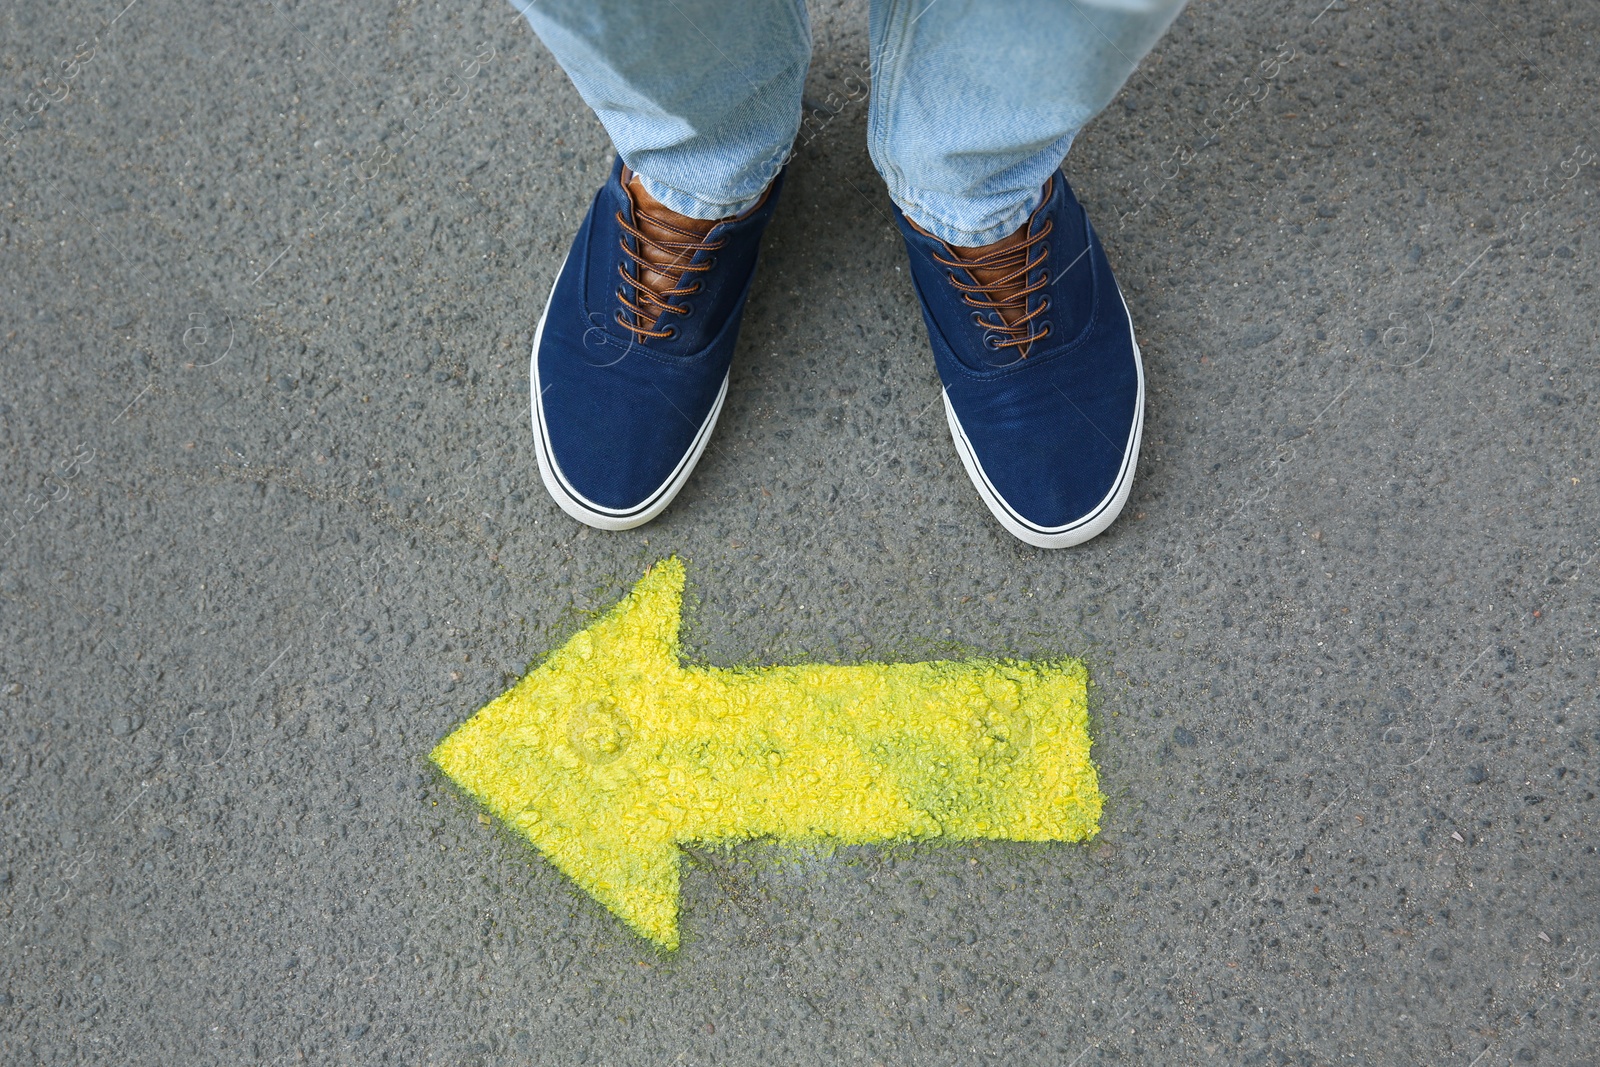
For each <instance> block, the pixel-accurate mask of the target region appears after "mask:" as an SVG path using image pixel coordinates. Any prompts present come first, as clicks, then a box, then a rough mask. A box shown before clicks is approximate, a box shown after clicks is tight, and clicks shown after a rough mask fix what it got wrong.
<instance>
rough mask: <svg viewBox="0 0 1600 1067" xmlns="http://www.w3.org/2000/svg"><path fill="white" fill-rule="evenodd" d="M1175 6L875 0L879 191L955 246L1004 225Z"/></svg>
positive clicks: (1037, 190) (1158, 2) (1104, 0)
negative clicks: (881, 187)
mask: <svg viewBox="0 0 1600 1067" xmlns="http://www.w3.org/2000/svg"><path fill="white" fill-rule="evenodd" d="M1183 4H1184V0H1006V2H1005V3H1000V4H994V3H984V2H982V0H933V2H931V3H930V2H929V0H875V2H874V3H873V5H872V16H871V39H872V64H873V71H872V101H871V105H870V115H869V118H868V145H869V148H870V150H871V152H872V160H873V162H874V163H875V164H876V165H877V167H878V171H879V172H880V173H881V174H882V175H883V179H884V181H885V182H886V183H888V186H889V195H890V197H891V198H893V200H894V202H895V204H896V205H898V206H899V208H900V210H901V211H903V212H904V213H905V214H906V215H907V216H908V217H909V218H910V219H911V220H912V221H914V222H916V223H917V224H918V225H919V226H921V227H922V228H923V229H925V230H927V231H928V232H929V233H932V234H933V235H935V236H937V237H939V238H940V239H942V240H945V241H948V242H950V243H951V244H954V245H961V246H975V245H985V244H989V243H990V242H993V241H997V240H999V239H1000V238H1002V237H1005V236H1007V235H1009V234H1011V233H1013V232H1015V231H1016V230H1017V228H1018V227H1020V226H1021V225H1022V224H1023V223H1024V222H1025V221H1026V220H1027V218H1028V216H1029V214H1030V213H1031V212H1032V211H1033V209H1034V208H1036V207H1037V206H1038V205H1039V202H1040V194H1041V190H1042V189H1043V188H1044V185H1045V182H1046V180H1047V179H1049V177H1050V176H1051V175H1052V174H1053V173H1055V171H1056V169H1057V168H1058V167H1060V165H1061V161H1062V159H1063V158H1064V157H1065V156H1066V154H1067V149H1068V148H1069V147H1070V146H1071V144H1072V139H1073V137H1074V136H1076V134H1077V132H1078V131H1079V130H1080V129H1081V128H1082V127H1083V126H1084V125H1085V124H1086V123H1087V122H1088V121H1089V120H1090V119H1092V118H1093V117H1094V116H1095V115H1096V114H1098V113H1099V112H1100V110H1101V109H1102V108H1104V107H1105V106H1106V104H1107V103H1109V102H1110V100H1111V98H1112V97H1113V96H1114V95H1115V94H1116V92H1117V90H1118V89H1119V88H1121V87H1122V84H1123V82H1125V81H1126V80H1127V78H1128V76H1129V75H1130V74H1131V73H1133V69H1134V67H1135V65H1137V63H1138V61H1139V60H1140V59H1142V58H1143V57H1144V55H1145V53H1146V52H1148V51H1149V50H1150V48H1151V47H1152V46H1153V45H1154V44H1155V42H1156V40H1157V39H1158V38H1160V36H1161V35H1162V33H1163V32H1165V31H1166V29H1167V27H1168V26H1169V25H1170V24H1171V23H1172V20H1173V19H1174V18H1176V17H1177V15H1178V12H1179V11H1180V10H1181V9H1182V8H1183Z"/></svg>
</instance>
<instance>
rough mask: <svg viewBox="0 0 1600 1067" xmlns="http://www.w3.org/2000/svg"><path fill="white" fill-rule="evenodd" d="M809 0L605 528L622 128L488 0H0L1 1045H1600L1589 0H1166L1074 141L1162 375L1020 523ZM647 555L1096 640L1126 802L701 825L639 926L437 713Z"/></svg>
mask: <svg viewBox="0 0 1600 1067" xmlns="http://www.w3.org/2000/svg"><path fill="white" fill-rule="evenodd" d="M119 12H120V13H119ZM813 13H814V16H815V30H816V42H817V43H816V58H815V63H814V67H813V70H812V74H811V77H810V83H809V86H810V87H809V90H808V98H809V100H810V101H811V103H812V105H813V108H812V110H811V111H810V112H809V116H810V118H809V119H808V125H807V132H806V133H805V134H803V143H802V144H801V146H800V148H799V150H798V152H797V154H796V156H795V159H794V162H793V166H792V172H791V175H790V179H789V181H790V184H789V186H788V189H787V192H786V195H785V199H784V202H783V203H782V205H781V206H780V208H779V210H778V216H777V219H776V221H775V223H774V225H773V227H772V229H771V230H770V231H769V232H768V236H767V239H766V244H765V251H764V254H763V255H764V259H763V263H762V267H761V270H760V274H759V277H758V279H757V283H756V291H755V294H754V297H753V299H752V302H751V305H750V308H749V312H748V315H747V316H746V320H745V326H744V333H743V338H742V340H741V342H740V344H741V348H740V352H739V354H738V357H737V359H736V362H735V367H734V374H733V383H732V389H731V393H730V397H729V400H728V404H727V407H726V409H725V411H724V413H723V416H722V422H721V425H720V426H719V428H718V430H717V436H716V439H715V443H714V445H713V447H712V449H711V450H710V452H709V453H708V454H707V456H706V457H705V459H704V461H703V462H702V463H701V465H700V467H699V469H698V471H697V473H696V474H695V476H694V478H693V479H692V481H691V482H690V483H689V485H688V487H687V488H686V490H685V491H684V492H683V494H682V495H681V496H680V497H679V498H678V500H677V502H676V503H675V504H674V505H673V507H672V508H671V509H670V510H669V511H668V512H667V513H666V514H665V516H664V517H663V518H661V519H660V520H659V521H657V522H656V523H654V524H652V525H650V526H647V527H645V528H643V529H641V530H638V531H634V532H630V533H624V534H601V533H598V532H592V531H589V530H586V529H584V528H581V527H579V526H578V525H576V524H574V523H573V522H571V521H570V520H568V519H567V518H565V517H564V516H563V515H562V514H561V513H560V512H559V511H558V510H557V509H556V507H555V506H554V504H553V503H551V502H550V501H549V500H548V499H547V498H546V496H545V494H544V492H543V490H542V488H541V486H540V484H539V479H538V475H537V471H536V468H535V459H534V451H533V442H532V440H531V435H530V430H529V426H528V410H527V409H528V384H527V377H526V371H527V354H528V348H529V344H530V342H531V339H532V334H533V328H534V324H535V321H536V319H537V316H538V313H539V310H540V307H541V305H542V301H543V299H544V295H545V293H546V292H547V291H548V288H549V285H550V283H551V280H552V278H553V273H554V272H555V270H556V269H557V267H558V266H559V264H560V262H561V259H562V255H563V253H564V251H565V249H566V247H567V244H568V242H569V240H570V237H571V233H572V231H573V229H574V227H575V226H576V224H577V222H578V220H579V218H580V217H581V215H582V213H583V211H584V210H585V207H586V206H587V203H588V200H589V198H590V196H591V194H592V192H593V189H594V187H595V185H596V184H597V183H598V182H599V181H600V180H601V179H602V177H603V176H604V175H605V173H606V167H607V165H608V163H609V148H608V144H607V141H606V138H605V136H604V133H603V131H602V130H601V129H600V127H599V125H598V124H597V123H596V122H595V121H594V119H593V117H592V116H591V115H590V114H589V112H587V111H586V109H585V108H584V107H583V105H582V103H581V101H580V100H579V98H578V97H577V95H576V94H575V93H574V91H573V90H572V88H571V86H570V84H569V83H568V82H567V81H566V79H565V77H564V76H563V75H562V73H561V71H560V70H559V69H558V68H557V67H556V66H555V64H554V63H553V61H552V60H551V58H550V56H549V55H548V53H546V52H545V51H544V50H543V49H542V47H541V46H540V45H539V44H538V42H537V41H536V40H535V39H534V38H533V36H532V34H531V33H530V32H529V30H528V29H527V27H526V26H525V25H524V24H523V23H522V21H521V20H520V18H518V17H517V16H516V15H515V13H514V12H513V11H511V10H510V9H509V8H507V7H504V6H502V5H500V4H498V3H494V2H488V0H485V2H475V3H471V4H425V3H419V2H413V3H400V4H392V5H391V4H370V3H369V4H358V5H355V4H344V5H320V4H310V3H305V2H301V3H299V4H297V5H294V6H290V5H287V4H285V3H283V2H281V0H278V2H269V3H264V4H251V5H222V4H217V3H187V4H180V3H176V2H175V0H137V2H136V3H135V4H134V5H132V6H130V7H127V8H124V7H123V5H122V3H121V2H113V3H110V4H103V3H97V4H89V3H84V2H81V0H73V2H70V3H67V4H61V5H51V4H44V3H39V2H33V3H20V4H10V5H7V6H6V8H5V10H4V11H3V13H0V41H3V44H0V68H3V77H0V84H3V94H4V100H3V103H4V105H5V112H6V114H7V116H8V117H7V118H6V120H5V126H4V131H3V132H4V146H5V147H4V156H3V159H4V162H3V164H0V166H3V172H4V189H3V190H0V250H3V255H0V289H3V296H0V302H3V312H0V314H3V321H0V351H3V357H0V378H3V396H0V435H3V442H4V447H3V450H0V464H3V466H0V502H3V506H4V512H5V514H4V522H5V524H6V525H5V529H4V532H3V534H0V536H3V537H5V538H6V539H7V540H6V543H5V548H4V551H3V555H0V810H3V812H4V815H3V824H0V825H3V829H4V834H3V844H0V918H3V924H0V1061H3V1062H4V1063H6V1064H8V1065H17V1067H32V1065H34V1064H98V1063H107V1064H119V1065H122V1064H130V1065H131V1064H152V1065H154V1064H162V1065H167V1064H246V1063H248V1064H256V1063H260V1064H295V1063H318V1064H322V1063H330V1064H365V1063H405V1064H413V1063H416V1064H451V1065H467V1064H481V1065H501V1064H563V1065H564V1064H639V1065H646V1064H649V1065H680V1064H681V1065H694V1064H706V1065H710V1064H717V1065H725V1064H805V1065H809V1064H833V1063H845V1064H854V1063H861V1064H886V1065H897V1064H907V1065H910V1064H919V1065H920V1064H1071V1065H1090V1064H1097V1063H1107V1064H1109V1063H1118V1064H1179V1063H1202V1064H1274V1065H1276V1064H1308V1065H1309V1064H1344V1063H1374V1064H1377V1063H1382V1064H1389V1063H1393V1064H1421V1063H1426V1064H1430V1065H1459V1067H1489V1065H1493V1064H1508V1063H1509V1064H1518V1065H1520V1064H1523V1063H1535V1064H1550V1065H1559V1067H1578V1065H1592V1064H1595V1063H1596V1062H1600V1052H1597V1051H1596V1050H1597V1049H1600V1017H1597V1016H1600V996H1597V987H1596V983H1597V980H1600V979H1597V975H1600V866H1597V860H1600V856H1597V847H1600V800H1597V797H1596V794H1597V792H1600V782H1597V775H1600V757H1597V753H1600V711H1597V698H1600V692H1597V690H1600V681H1597V676H1596V672H1597V666H1600V660H1597V625H1600V582H1597V580H1596V575H1597V574H1600V558H1597V557H1600V541H1597V538H1600V504H1597V498H1596V491H1597V487H1600V470H1597V469H1596V462H1595V456H1594V449H1595V447H1596V444H1597V438H1600V418H1597V416H1600V370H1597V361H1596V351H1597V325H1596V324H1597V322H1600V294H1597V293H1596V291H1595V277H1596V273H1595V262H1596V256H1597V255H1600V232H1597V230H1596V227H1595V220H1596V218H1597V208H1600V119H1597V118H1596V114H1595V110H1594V104H1595V101H1596V99H1597V95H1600V86H1597V77H1600V61H1597V59H1596V55H1597V39H1600V7H1597V6H1596V5H1594V4H1593V3H1589V2H1586V0H1566V2H1561V0H1553V2H1545V3H1536V2H1511V0H1462V2H1459V3H1442V2H1437V0H1421V2H1402V0H1383V2H1379V0H1372V2H1360V3H1357V2H1352V0H1335V2H1334V3H1332V4H1326V0H1312V2H1306V3H1302V2H1299V0H1296V2H1293V3H1268V2H1266V0H1239V2H1231V0H1230V2H1222V0H1200V2H1197V3H1196V4H1194V5H1193V6H1192V7H1191V8H1190V10H1189V11H1188V12H1187V13H1186V14H1185V16H1184V17H1183V18H1182V19H1181V20H1180V21H1179V22H1178V23H1177V25H1176V26H1175V27H1174V29H1173V30H1172V32H1171V33H1170V35H1169V36H1168V37H1167V38H1166V39H1165V40H1164V41H1163V42H1162V43H1161V45H1160V46H1159V47H1158V48H1157V50H1156V52H1155V53H1153V54H1152V56H1151V57H1150V58H1149V60H1148V61H1147V62H1146V63H1145V64H1144V65H1143V67H1142V68H1141V69H1140V71H1139V72H1138V73H1137V74H1136V75H1135V77H1134V79H1133V80H1132V81H1131V82H1130V84H1129V86H1128V87H1127V89H1126V90H1125V91H1124V93H1123V94H1122V96H1121V97H1119V98H1118V100H1117V102H1116V103H1115V104H1113V105H1112V107H1111V108H1110V109H1109V110H1108V111H1107V112H1106V113H1105V114H1103V115H1102V116H1100V117H1099V118H1098V119H1097V120H1096V121H1095V122H1094V124H1093V125H1092V126H1091V127H1090V128H1089V129H1088V130H1087V131H1086V132H1085V133H1084V134H1083V135H1082V137H1081V138H1080V140H1079V142H1078V143H1077V145H1076V146H1075V147H1074V149H1073V152H1072V154H1071V156H1070V158H1069V159H1068V161H1067V164H1066V171H1067V173H1068V175H1069V177H1070V179H1071V180H1072V182H1073V184H1074V186H1075V188H1076V189H1077V191H1078V193H1079V195H1080V197H1081V198H1082V199H1083V201H1084V202H1085V204H1086V206H1087V207H1088V209H1089V211H1090V215H1091V218H1093V219H1094V220H1095V222H1096V224H1097V226H1098V228H1099V230H1100V232H1101V233H1102V235H1103V236H1104V239H1105V242H1106V245H1107V247H1108V250H1109V254H1110V256H1111V259H1112V262H1113V264H1114V266H1115V268H1116V269H1117V271H1118V272H1119V277H1120V278H1121V280H1122V283H1123V287H1124V290H1125V292H1126V296H1127V300H1128V304H1129V306H1130V308H1131V311H1132V315H1133V319H1134V322H1135V323H1136V324H1137V325H1138V327H1139V330H1140V340H1141V343H1142V345H1143V350H1144V356H1145V360H1146V369H1147V374H1148V378H1149V401H1148V417H1147V423H1146V430H1145V447H1144V453H1143V457H1142V460H1141V463H1140V469H1139V478H1138V482H1137V483H1136V485H1135V487H1134V491H1133V497H1132V500H1131V501H1130V503H1129V505H1128V508H1127V510H1126V512H1125V513H1124V515H1123V518H1122V519H1121V520H1120V521H1119V522H1118V523H1117V525H1116V526H1114V527H1113V528H1112V529H1111V530H1110V532H1108V533H1107V534H1105V535H1104V536H1102V537H1100V538H1099V539H1097V540H1095V541H1093V542H1091V543H1090V544H1088V545H1085V546H1083V547H1081V548H1077V549H1072V550H1068V551H1062V552H1045V551H1039V550H1034V549H1030V548H1027V547H1025V546H1023V545H1021V544H1019V543H1018V542H1016V541H1014V540H1012V539H1011V538H1010V537H1009V536H1008V535H1007V534H1005V533H1004V532H1003V531H1002V530H1001V529H1000V528H999V527H998V526H997V525H996V524H995V523H994V522H993V521H992V520H991V518H990V516H989V515H988V513H987V512H986V511H985V509H984V508H983V506H982V505H981V503H980V502H979V500H978V498H977V496H976V494H975V493H974V491H973V490H972V488H971V487H970V486H969V484H968V482H967V480H966V477H965V475H964V473H963V472H962V470H961V467H960V464H959V461H958V460H957V457H956V454H955V451H954V449H953V446H952V444H951V442H950V440H949V439H948V433H947V430H946V427H945V425H944V420H943V418H942V417H941V413H940V410H939V407H938V395H939V394H938V385H937V377H936V375H935V372H934V369H933V365H932V360H931V357H930V354H929V351H928V348H927V341H926V338H925V336H924V333H923V327H922V323H921V320H920V316H919V312H918V309H917V306H916V301H915V297H914V295H913V292H912V290H911V287H910V284H909V281H908V277H907V274H906V271H905V269H904V264H903V254H904V253H903V251H902V248H901V244H900V239H899V237H898V236H897V234H896V233H895V231H894V227H893V226H892V224H891V222H890V218H889V205H888V201H887V199H886V197H885V194H884V192H883V188H882V185H881V183H880V182H879V180H878V179H877V177H876V176H875V173H874V172H873V170H872V168H871V165H870V162H869V160H868V158H867V154H866V150H865V144H864V127H865V117H866V105H865V100H864V99H863V98H862V96H861V94H860V93H859V92H858V91H855V90H857V89H858V88H859V82H857V81H854V80H852V79H851V75H854V74H858V73H859V72H860V70H861V66H862V63H863V61H864V59H865V56H866V52H867V48H866V24H865V12H864V6H863V5H862V4H848V5H832V4H817V5H815V6H814V8H813ZM674 553H676V554H678V555H679V556H680V557H681V558H682V559H684V560H685V562H686V564H687V566H688V569H689V580H690V583H691V592H692V596H693V605H692V611H691V614H690V616H689V618H688V621H687V624H686V630H685V639H686V647H687V649H688V652H689V654H690V655H691V656H692V657H693V658H694V659H695V660H697V661H700V662H707V663H713V664H718V665H739V664H765V663H788V662H797V661H802V660H820V661H826V662H835V663H852V662H863V661H893V660H906V659H926V658H933V657H940V656H965V655H985V656H1018V657H1027V658H1045V659H1050V658H1060V657H1063V656H1075V657H1081V658H1082V660H1083V661H1084V662H1085V663H1086V664H1087V665H1088V667H1089V670H1090V672H1091V677H1092V679H1093V686H1094V687H1093V690H1092V693H1093V709H1094V716H1095V719H1094V736H1095V756H1096V759H1097V761H1098V764H1099V767H1100V770H1101V774H1102V784H1103V787H1104V790H1105V792H1106V795H1107V805H1106V810H1105V817H1104V819H1103V822H1102V832H1101V833H1100V835H1099V837H1098V838H1097V839H1095V840H1094V841H1093V842H1091V843H1089V844H1086V845H1025V844H1015V843H1003V842H997V843H986V844H971V845H962V846H948V847H937V846H932V845H920V846H907V845H902V846H895V847H886V848H859V849H838V850H830V849H827V848H824V847H816V848H807V849H786V848H782V847H778V846H776V845H771V844H766V845H763V844H752V845H747V846H743V847H739V848H734V849H724V848H695V849H692V850H690V851H687V852H686V854H685V857H684V871H685V874H684V900H683V947H682V948H681V949H680V950H679V951H677V952H676V953H673V954H664V953H661V952H658V951H656V950H654V949H652V948H651V947H650V946H649V945H648V944H647V943H645V942H643V941H641V940H640V939H639V938H637V937H636V936H634V935H633V934H631V933H629V932H628V931H627V929H626V928H625V927H623V925H622V924H621V923H620V922H618V921H617V920H616V918H615V917H613V916H612V915H611V914H610V913H608V912H606V911H605V910H604V909H603V908H601V907H600V906H598V905H597V904H595V903H594V902H593V901H592V900H590V899H588V898H587V897H585V896H584V895H583V894H582V893H581V892H579V891H578V890H577V889H576V888H575V887H574V886H573V885H571V884H570V883H569V882H568V881H567V880H566V879H564V878H563V877H562V876H561V875H560V873H559V872H557V871H556V870H555V869H554V868H553V867H551V866H550V865H549V864H547V863H546V862H545V861H544V860H543V859H541V858H540V857H538V856H537V855H536V854H533V853H532V852H531V851H530V850H529V849H528V848H527V847H525V846H524V845H522V844H521V843H520V842H519V841H518V839H516V838H514V837H513V836H511V835H510V834H508V833H506V832H504V831H503V830H502V829H501V828H499V827H498V826H496V825H492V824H486V823H485V822H484V821H483V820H482V819H480V818H479V809H478V808H477V807H476V805H475V804H474V803H473V802H472V801H471V800H470V798H468V797H467V796H465V795H464V794H463V793H462V792H461V791H460V790H459V789H457V788H456V787H455V786H453V785H452V784H451V783H450V782H449V781H448V780H446V779H444V778H443V777H442V776H441V775H439V774H438V773H437V772H436V771H434V770H433V769H432V767H431V765H430V764H429V763H428V761H427V754H428V752H429V750H430V749H431V748H432V747H433V746H434V744H435V743H437V741H438V740H439V739H440V738H442V737H443V736H445V735H446V734H447V733H449V732H450V731H451V730H452V729H453V728H455V727H456V726H457V725H459V724H460V723H461V722H463V721H464V720H465V719H466V718H467V717H468V716H470V715H471V714H472V712H473V711H474V710H475V709H477V708H478V707H479V706H481V705H482V704H483V703H484V702H486V701H487V700H489V699H491V698H492V697H494V696H495V695H497V694H498V693H500V692H501V691H502V690H503V689H504V688H505V687H506V686H507V685H508V684H509V683H510V682H512V681H513V680H515V679H516V678H517V677H519V676H520V675H521V674H522V673H523V672H524V671H525V670H526V668H527V667H528V666H529V664H530V663H534V662H537V661H538V660H539V658H540V657H541V656H542V655H544V654H545V653H546V652H548V651H549V650H550V649H552V648H553V647H555V646H557V645H558V644H560V642H562V641H563V640H564V639H565V638H566V637H567V636H569V635H571V634H572V633H574V632H576V631H577V630H578V629H579V628H581V627H582V626H583V625H585V624H586V623H587V622H588V621H589V620H590V619H591V618H592V617H593V615H594V613H595V612H598V611H601V610H604V609H605V608H607V607H609V606H610V605H611V604H612V603H614V602H615V601H616V600H617V599H618V598H619V597H620V596H621V595H623V593H624V592H626V590H627V589H628V588H629V587H630V586H631V585H632V583H633V582H634V581H635V580H636V579H637V578H638V576H639V575H640V574H641V573H642V572H643V570H644V569H645V567H646V566H648V565H649V564H650V563H651V562H653V561H654V560H657V559H660V558H662V557H664V556H667V555H669V554H674Z"/></svg>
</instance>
